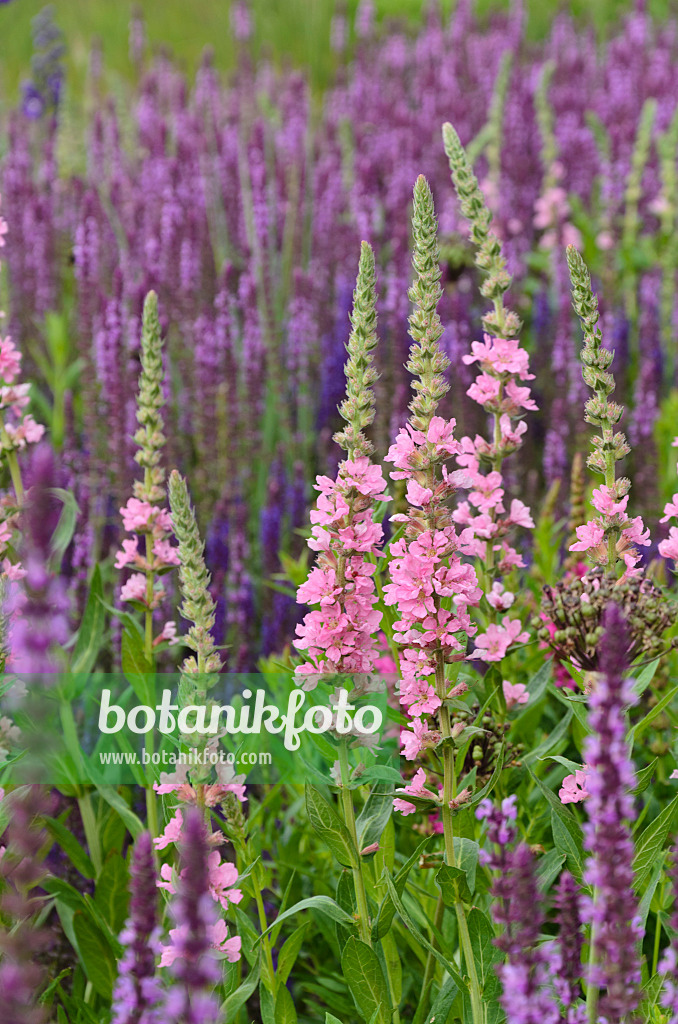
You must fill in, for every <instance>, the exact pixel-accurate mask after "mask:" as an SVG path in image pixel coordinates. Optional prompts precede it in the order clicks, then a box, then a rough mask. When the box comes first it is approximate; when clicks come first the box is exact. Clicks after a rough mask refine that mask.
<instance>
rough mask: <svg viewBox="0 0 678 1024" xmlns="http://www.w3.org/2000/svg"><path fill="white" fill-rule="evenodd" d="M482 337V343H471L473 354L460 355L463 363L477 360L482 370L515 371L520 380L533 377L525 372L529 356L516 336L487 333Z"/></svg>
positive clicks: (501, 372)
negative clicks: (498, 335)
mask: <svg viewBox="0 0 678 1024" xmlns="http://www.w3.org/2000/svg"><path fill="white" fill-rule="evenodd" d="M484 338H485V342H484V344H483V343H482V342H479V341H474V342H472V343H471V351H472V353H473V355H469V356H462V361H463V362H464V363H466V364H467V365H468V364H470V363H473V362H476V361H478V362H479V363H480V365H481V367H482V369H483V370H490V371H492V372H494V373H497V374H504V373H515V374H517V375H518V376H519V377H520V379H521V380H533V379H534V374H533V373H528V372H527V371H528V365H529V356H528V354H527V352H526V351H525V349H522V348H521V347H520V342H519V341H518V339H517V338H492V337H490V335H489V334H485V335H484ZM472 397H473V396H472Z"/></svg>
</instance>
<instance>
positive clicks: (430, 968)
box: [419, 896, 445, 1003]
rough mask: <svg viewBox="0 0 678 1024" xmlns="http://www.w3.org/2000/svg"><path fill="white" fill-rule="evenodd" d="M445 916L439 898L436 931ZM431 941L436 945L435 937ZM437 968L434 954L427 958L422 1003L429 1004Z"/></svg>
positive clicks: (440, 926) (434, 919)
mask: <svg viewBox="0 0 678 1024" xmlns="http://www.w3.org/2000/svg"><path fill="white" fill-rule="evenodd" d="M444 916H445V904H444V903H443V898H442V896H439V897H438V902H437V903H436V912H435V916H434V918H433V927H434V928H435V929H436V931H440V929H441V928H442V926H443V917H444ZM431 941H432V942H433V944H434V945H435V937H433V938H432V939H431ZM435 968H436V958H435V957H434V955H433V953H429V954H428V956H427V958H426V968H425V970H424V978H423V981H422V984H421V996H420V997H419V1002H420V1003H421V1002H423V1001H424V1000H426V1001H427V1002H428V1001H429V996H428V995H427V989H428V987H429V985H430V984H431V981H432V980H433V973H434V971H435Z"/></svg>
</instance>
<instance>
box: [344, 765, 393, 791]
mask: <svg viewBox="0 0 678 1024" xmlns="http://www.w3.org/2000/svg"><path fill="white" fill-rule="evenodd" d="M374 782H383V783H385V784H387V785H392V786H402V784H403V777H402V775H401V774H400V772H399V771H398V769H397V768H393V767H392V766H391V765H389V764H375V765H373V766H372V768H367V769H366V770H365V771H364V772H363V774H362V775H360V776H359V777H358V778H357V779H356V784H359V785H361V786H364V785H366V784H367V783H370V784H371V783H374Z"/></svg>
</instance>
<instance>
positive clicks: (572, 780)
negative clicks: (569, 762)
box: [558, 765, 589, 804]
mask: <svg viewBox="0 0 678 1024" xmlns="http://www.w3.org/2000/svg"><path fill="white" fill-rule="evenodd" d="M588 777H589V772H588V769H587V767H586V765H584V767H583V768H581V769H577V771H576V772H575V773H574V775H566V776H565V778H564V779H563V782H562V786H561V788H560V789H559V791H558V796H559V797H560V802H561V803H562V804H578V803H581V801H582V800H585V799H586V797H587V796H588V795H589V794H588V790H587V788H586V783H587V781H588Z"/></svg>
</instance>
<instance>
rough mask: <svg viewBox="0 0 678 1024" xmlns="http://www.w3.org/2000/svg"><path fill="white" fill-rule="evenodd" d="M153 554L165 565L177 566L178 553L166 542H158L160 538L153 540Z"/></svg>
mask: <svg viewBox="0 0 678 1024" xmlns="http://www.w3.org/2000/svg"><path fill="white" fill-rule="evenodd" d="M123 543H124V541H123ZM153 554H154V555H155V557H156V558H159V559H160V561H161V562H164V563H165V565H179V551H178V549H177V548H173V547H172V545H171V544H170V542H169V541H168V540H160V538H158V539H157V540H155V541H154V542H153Z"/></svg>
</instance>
